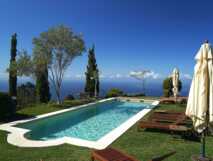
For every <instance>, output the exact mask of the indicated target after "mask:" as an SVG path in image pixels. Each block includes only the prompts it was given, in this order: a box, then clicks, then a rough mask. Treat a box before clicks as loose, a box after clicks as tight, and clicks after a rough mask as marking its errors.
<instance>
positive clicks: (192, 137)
mask: <svg viewBox="0 0 213 161" xmlns="http://www.w3.org/2000/svg"><path fill="white" fill-rule="evenodd" d="M142 131H143V132H146V131H147V132H155V133H164V134H169V135H171V136H172V137H173V138H174V139H183V140H186V141H193V142H200V141H201V137H200V135H199V134H198V133H196V132H194V131H187V132H172V131H168V130H160V129H139V132H142Z"/></svg>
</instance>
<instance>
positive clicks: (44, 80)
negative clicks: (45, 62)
mask: <svg viewBox="0 0 213 161" xmlns="http://www.w3.org/2000/svg"><path fill="white" fill-rule="evenodd" d="M36 96H37V99H38V101H39V102H42V103H47V102H49V100H50V97H51V95H50V88H49V81H48V69H47V67H44V69H43V70H42V71H41V70H39V72H37V74H36Z"/></svg>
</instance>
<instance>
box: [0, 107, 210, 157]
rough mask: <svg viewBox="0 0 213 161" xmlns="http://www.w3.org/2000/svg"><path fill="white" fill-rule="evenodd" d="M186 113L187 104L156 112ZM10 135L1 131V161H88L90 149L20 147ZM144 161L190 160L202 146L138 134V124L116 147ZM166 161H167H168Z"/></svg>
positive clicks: (48, 109)
mask: <svg viewBox="0 0 213 161" xmlns="http://www.w3.org/2000/svg"><path fill="white" fill-rule="evenodd" d="M58 109H60V107H56V106H50V105H49V106H45V105H43V107H42V106H37V107H31V108H28V109H24V110H21V111H18V113H19V114H21V115H31V116H32V115H35V114H41V113H47V112H52V111H56V110H58ZM159 109H160V110H164V109H165V110H166V109H169V110H175V111H184V110H185V106H184V105H160V106H159V107H158V108H156V110H159ZM6 134H7V133H6V132H4V131H0V160H1V161H40V159H42V160H43V161H88V160H89V158H90V149H88V148H82V147H77V146H72V145H67V144H65V145H61V146H55V147H48V148H19V147H15V146H12V145H10V144H8V143H7V141H6ZM111 146H112V147H115V148H118V149H120V150H122V151H124V152H126V153H128V154H130V155H132V156H134V157H135V158H137V159H139V160H141V161H147V160H148V159H150V158H152V157H153V156H160V155H162V154H165V153H167V152H169V151H171V150H176V151H177V153H176V154H175V155H173V156H172V157H170V158H168V159H166V160H168V161H189V160H190V156H191V155H192V154H199V147H200V143H199V142H195V141H188V140H183V139H181V138H174V137H172V136H171V135H170V134H167V133H160V132H150V131H141V132H138V131H137V124H136V125H134V126H133V127H132V128H130V129H129V130H128V131H127V132H126V133H124V134H123V135H122V136H121V137H120V138H118V139H117V140H116V141H115V142H114V143H113V144H112V145H111ZM207 154H208V155H209V156H212V157H213V155H212V154H213V137H208V138H207ZM166 160H165V161H166Z"/></svg>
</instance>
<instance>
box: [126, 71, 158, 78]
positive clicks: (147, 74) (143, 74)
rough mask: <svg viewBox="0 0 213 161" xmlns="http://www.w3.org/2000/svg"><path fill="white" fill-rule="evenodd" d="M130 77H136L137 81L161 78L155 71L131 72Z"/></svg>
mask: <svg viewBox="0 0 213 161" xmlns="http://www.w3.org/2000/svg"><path fill="white" fill-rule="evenodd" d="M129 75H130V76H132V77H135V78H137V79H143V78H147V79H158V78H160V74H158V73H155V72H154V71H149V70H144V71H131V72H130V73H129Z"/></svg>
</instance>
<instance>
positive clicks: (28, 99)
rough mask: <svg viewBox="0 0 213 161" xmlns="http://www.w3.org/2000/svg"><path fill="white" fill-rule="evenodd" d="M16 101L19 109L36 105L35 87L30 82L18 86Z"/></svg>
mask: <svg viewBox="0 0 213 161" xmlns="http://www.w3.org/2000/svg"><path fill="white" fill-rule="evenodd" d="M17 100H18V107H19V108H22V107H25V106H27V105H32V104H34V103H36V101H37V99H36V89H35V85H34V84H32V83H31V82H27V83H25V84H21V85H20V86H18V88H17Z"/></svg>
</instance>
